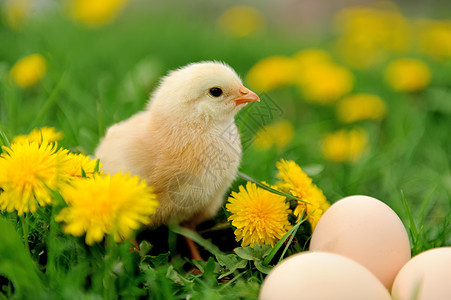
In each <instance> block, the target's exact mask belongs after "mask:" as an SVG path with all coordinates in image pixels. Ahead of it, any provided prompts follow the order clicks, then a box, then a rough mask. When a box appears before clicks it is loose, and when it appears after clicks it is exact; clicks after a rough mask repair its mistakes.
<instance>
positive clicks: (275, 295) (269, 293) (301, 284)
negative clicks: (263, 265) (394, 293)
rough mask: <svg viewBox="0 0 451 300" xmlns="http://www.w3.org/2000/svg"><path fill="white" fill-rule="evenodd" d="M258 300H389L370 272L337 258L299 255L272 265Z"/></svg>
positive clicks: (316, 254) (325, 255) (386, 292)
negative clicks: (272, 267)
mask: <svg viewBox="0 0 451 300" xmlns="http://www.w3.org/2000/svg"><path fill="white" fill-rule="evenodd" d="M259 299H260V300H276V299H283V300H294V299H318V300H322V299H324V300H330V299H334V300H349V299H356V300H363V299H365V300H373V299H374V300H376V299H377V300H390V299H391V297H390V294H389V293H388V291H387V290H386V289H385V287H384V286H383V285H382V283H381V282H380V281H379V280H378V279H377V278H376V277H375V276H374V275H373V274H371V272H370V271H368V270H367V269H365V268H364V267H362V266H361V265H359V264H358V263H356V262H355V261H353V260H351V259H349V258H346V257H344V256H341V255H337V254H332V253H325V252H303V253H299V254H296V255H293V256H290V257H288V258H287V259H285V260H283V261H282V262H281V263H279V264H278V265H276V266H275V267H274V269H273V270H271V272H270V273H269V274H268V276H267V277H266V278H265V280H264V282H263V285H262V288H261V290H260V297H259Z"/></svg>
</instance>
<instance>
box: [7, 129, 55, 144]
mask: <svg viewBox="0 0 451 300" xmlns="http://www.w3.org/2000/svg"><path fill="white" fill-rule="evenodd" d="M62 139H63V133H62V132H60V131H57V130H56V129H55V128H54V127H41V128H35V129H33V130H32V131H31V132H30V133H29V134H27V135H23V134H22V135H18V136H15V137H14V139H13V141H12V143H13V144H14V143H19V144H20V143H26V142H28V143H37V144H38V145H41V144H49V143H53V142H56V141H60V140H62Z"/></svg>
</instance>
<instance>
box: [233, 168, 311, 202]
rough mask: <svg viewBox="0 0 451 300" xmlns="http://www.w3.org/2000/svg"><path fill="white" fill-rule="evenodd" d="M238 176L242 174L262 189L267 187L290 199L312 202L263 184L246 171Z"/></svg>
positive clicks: (242, 176) (245, 178)
mask: <svg viewBox="0 0 451 300" xmlns="http://www.w3.org/2000/svg"><path fill="white" fill-rule="evenodd" d="M238 176H240V177H241V178H243V179H244V180H247V181H250V182H253V183H255V184H256V185H257V186H259V187H261V188H262V189H265V190H267V191H270V192H271V193H274V194H277V195H281V196H284V197H286V198H288V199H292V200H296V201H299V202H304V203H306V204H311V203H310V202H307V201H305V200H302V199H299V198H297V197H295V196H293V195H290V194H287V193H284V192H281V191H278V190H275V189H273V188H272V187H270V186H268V185H266V184H263V183H261V182H260V181H258V180H255V179H254V178H252V177H250V176H249V175H246V174H244V173H241V172H238Z"/></svg>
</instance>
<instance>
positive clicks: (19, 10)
mask: <svg viewBox="0 0 451 300" xmlns="http://www.w3.org/2000/svg"><path fill="white" fill-rule="evenodd" d="M31 5H32V1H31V0H6V1H5V2H4V4H3V12H4V14H5V17H6V23H7V24H8V25H9V27H11V28H12V29H14V30H21V29H22V27H23V26H24V25H25V23H26V21H27V19H28V17H29V15H30V13H31Z"/></svg>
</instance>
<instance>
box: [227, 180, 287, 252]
mask: <svg viewBox="0 0 451 300" xmlns="http://www.w3.org/2000/svg"><path fill="white" fill-rule="evenodd" d="M226 209H227V211H229V212H230V213H231V215H230V217H229V218H228V220H229V221H232V225H233V226H235V227H236V229H235V237H236V241H240V240H242V241H241V246H242V247H247V246H251V247H253V246H254V245H255V244H259V245H262V246H263V245H271V247H272V246H274V244H275V243H276V242H277V241H278V240H280V239H281V238H282V237H283V236H284V234H285V233H286V232H287V231H288V230H289V229H290V227H291V225H290V223H289V222H288V215H289V214H290V213H291V210H290V209H289V207H288V203H286V202H285V197H283V196H280V195H276V194H274V193H271V192H269V191H267V190H264V189H261V188H259V187H257V186H256V185H255V183H251V182H247V184H246V188H244V187H243V186H240V187H239V192H238V193H236V192H232V194H231V195H230V197H229V199H228V203H227V204H226Z"/></svg>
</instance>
